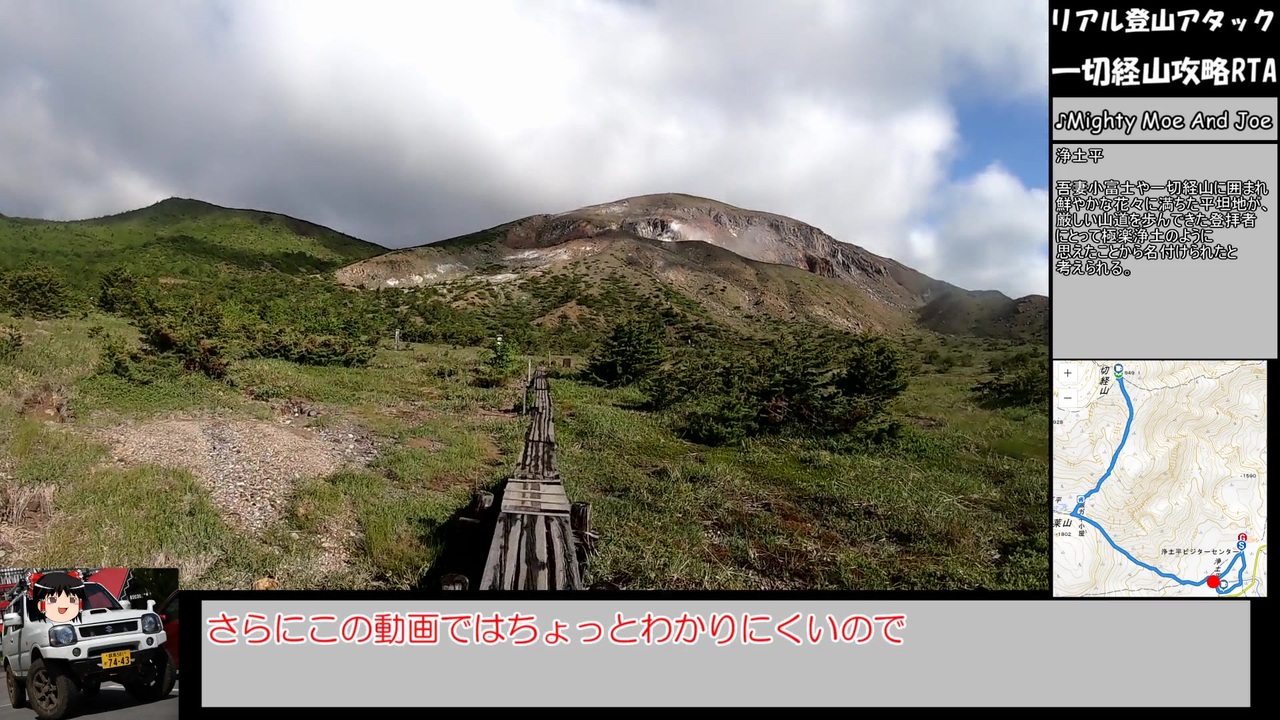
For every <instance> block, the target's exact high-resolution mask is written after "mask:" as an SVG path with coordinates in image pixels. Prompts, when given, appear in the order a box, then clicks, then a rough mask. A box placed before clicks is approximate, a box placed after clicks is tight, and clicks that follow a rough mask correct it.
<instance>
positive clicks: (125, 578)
mask: <svg viewBox="0 0 1280 720" xmlns="http://www.w3.org/2000/svg"><path fill="white" fill-rule="evenodd" d="M0 616H2V617H3V621H4V623H3V634H0V647H2V648H3V667H4V674H5V686H6V689H7V690H8V696H9V706H10V707H11V708H12V711H11V710H9V709H7V708H0V719H7V718H10V717H13V718H19V717H21V718H31V717H33V716H34V717H37V718H40V720H62V719H63V718H70V717H76V716H80V715H95V714H99V713H119V716H120V717H148V718H169V717H177V716H178V703H177V698H176V693H175V689H176V686H177V682H178V662H179V661H178V571H177V570H176V569H174V568H0ZM142 706H150V707H147V708H146V709H143V707H142ZM134 713H141V714H134Z"/></svg>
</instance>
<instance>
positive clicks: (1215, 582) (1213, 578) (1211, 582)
mask: <svg viewBox="0 0 1280 720" xmlns="http://www.w3.org/2000/svg"><path fill="white" fill-rule="evenodd" d="M1204 582H1205V584H1206V585H1208V586H1209V587H1210V588H1212V589H1214V590H1216V589H1217V588H1218V586H1219V585H1221V584H1222V579H1221V578H1219V577H1218V576H1217V575H1210V576H1209V579H1208V580H1205V581H1204Z"/></svg>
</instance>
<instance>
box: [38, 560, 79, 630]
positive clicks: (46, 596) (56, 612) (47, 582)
mask: <svg viewBox="0 0 1280 720" xmlns="http://www.w3.org/2000/svg"><path fill="white" fill-rule="evenodd" d="M31 590H32V593H31V598H32V599H33V600H35V602H36V608H37V609H39V610H40V612H42V613H44V616H45V618H46V619H47V620H49V622H56V623H65V622H72V621H76V622H79V620H80V611H81V610H83V609H84V581H83V580H81V579H80V578H79V577H78V576H77V575H76V574H75V573H60V572H58V573H46V574H44V575H40V576H37V577H34V578H32V582H31Z"/></svg>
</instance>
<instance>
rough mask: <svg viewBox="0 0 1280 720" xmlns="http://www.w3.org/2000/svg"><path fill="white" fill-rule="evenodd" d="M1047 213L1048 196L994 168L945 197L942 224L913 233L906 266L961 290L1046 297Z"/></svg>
mask: <svg viewBox="0 0 1280 720" xmlns="http://www.w3.org/2000/svg"><path fill="white" fill-rule="evenodd" d="M1048 213H1049V194H1048V192H1046V191H1045V190H1043V189H1033V188H1026V187H1024V186H1023V185H1022V184H1021V183H1020V182H1019V181H1018V179H1017V178H1015V177H1014V176H1012V175H1010V174H1009V172H1008V171H1007V170H1005V169H1004V168H1002V167H1001V166H1000V165H998V164H993V165H991V166H989V167H987V168H986V169H985V170H983V171H982V172H980V173H978V174H977V175H974V176H973V177H971V178H968V179H967V180H965V181H963V182H960V183H956V184H954V185H951V186H949V187H948V188H947V189H946V190H945V191H944V192H943V193H942V195H941V197H940V202H939V207H938V216H939V217H940V221H939V222H938V223H937V224H936V225H935V226H934V227H931V228H923V229H921V228H917V229H916V230H915V231H914V232H912V233H911V235H910V238H911V241H910V250H909V251H908V253H907V254H906V256H905V257H904V258H903V262H907V263H908V264H913V262H914V266H915V267H916V269H918V270H920V271H921V272H923V273H925V274H927V275H932V276H934V277H941V278H947V279H948V280H949V281H950V282H954V283H957V284H959V285H961V286H962V287H969V288H998V289H1001V290H1004V291H1005V292H1006V293H1008V294H1010V295H1012V296H1013V297H1021V296H1023V295H1029V294H1032V293H1039V294H1043V293H1044V291H1045V290H1044V289H1045V287H1046V285H1047V284H1048V281H1049V280H1048V275H1049V271H1048V260H1047V255H1046V249H1047V245H1046V240H1045V228H1047V227H1048V225H1049V215H1048Z"/></svg>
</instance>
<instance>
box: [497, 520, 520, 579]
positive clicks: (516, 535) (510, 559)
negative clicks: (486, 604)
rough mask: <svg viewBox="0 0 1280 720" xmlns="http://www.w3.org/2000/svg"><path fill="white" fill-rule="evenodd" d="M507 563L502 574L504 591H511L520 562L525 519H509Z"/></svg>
mask: <svg viewBox="0 0 1280 720" xmlns="http://www.w3.org/2000/svg"><path fill="white" fill-rule="evenodd" d="M507 526H508V527H507V541H506V545H507V546H506V558H505V560H506V562H505V566H504V567H503V572H502V589H504V590H510V589H511V588H512V583H514V582H515V577H516V568H517V567H518V566H519V562H520V530H521V529H522V528H523V527H524V518H522V517H519V516H515V517H509V518H507Z"/></svg>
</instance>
